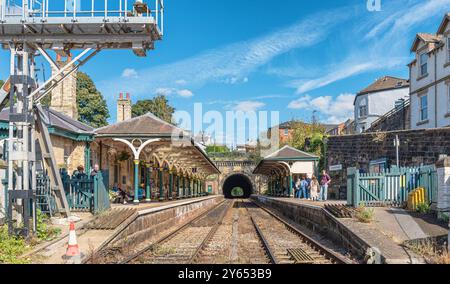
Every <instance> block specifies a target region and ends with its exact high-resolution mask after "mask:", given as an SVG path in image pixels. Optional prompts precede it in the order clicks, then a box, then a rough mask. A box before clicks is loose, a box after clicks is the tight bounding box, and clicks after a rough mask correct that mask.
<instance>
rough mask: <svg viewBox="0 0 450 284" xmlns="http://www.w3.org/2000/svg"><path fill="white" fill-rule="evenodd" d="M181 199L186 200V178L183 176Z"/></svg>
mask: <svg viewBox="0 0 450 284" xmlns="http://www.w3.org/2000/svg"><path fill="white" fill-rule="evenodd" d="M181 198H186V177H185V176H184V175H183V196H181Z"/></svg>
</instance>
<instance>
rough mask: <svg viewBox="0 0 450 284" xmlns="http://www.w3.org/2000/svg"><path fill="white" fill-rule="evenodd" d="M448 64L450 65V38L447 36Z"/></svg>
mask: <svg viewBox="0 0 450 284" xmlns="http://www.w3.org/2000/svg"><path fill="white" fill-rule="evenodd" d="M447 62H448V63H450V36H447Z"/></svg>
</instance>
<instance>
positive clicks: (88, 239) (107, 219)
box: [22, 196, 218, 264]
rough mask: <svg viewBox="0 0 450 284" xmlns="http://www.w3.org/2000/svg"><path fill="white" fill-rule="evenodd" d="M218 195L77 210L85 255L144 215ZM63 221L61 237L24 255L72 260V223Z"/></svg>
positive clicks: (51, 260)
mask: <svg viewBox="0 0 450 284" xmlns="http://www.w3.org/2000/svg"><path fill="white" fill-rule="evenodd" d="M216 198H218V196H207V197H198V198H191V199H182V200H173V201H166V202H153V203H143V204H140V205H133V204H127V205H121V204H120V205H119V204H114V205H112V208H111V210H109V211H107V212H105V213H103V214H101V215H98V216H93V215H92V214H89V213H74V214H73V216H75V218H76V219H77V222H76V225H75V227H76V233H77V241H78V246H79V249H80V252H81V256H82V257H81V259H82V260H83V259H86V257H88V256H90V255H91V254H92V253H94V252H95V251H97V250H98V249H100V248H101V247H103V246H105V245H106V244H107V243H109V242H110V241H111V240H113V239H114V238H115V237H117V236H118V235H119V234H120V233H121V232H122V231H124V230H125V228H127V227H128V226H129V225H130V224H131V223H133V221H135V220H136V219H137V218H138V217H140V216H144V215H151V214H153V213H158V212H164V211H165V210H170V209H173V208H177V207H183V206H189V205H191V204H194V205H195V206H196V207H199V206H201V205H197V204H202V202H205V201H208V200H212V199H216ZM60 223H61V224H55V225H54V227H58V228H61V235H60V237H58V239H56V240H53V241H50V242H47V243H43V244H41V245H39V246H38V247H36V248H35V249H34V250H32V251H30V252H28V253H27V254H25V255H23V256H22V257H24V258H29V259H31V260H32V262H33V263H39V264H66V263H68V262H67V260H66V259H65V258H64V255H65V253H66V250H67V243H68V235H69V225H68V222H67V219H65V221H64V222H60ZM64 223H65V224H64Z"/></svg>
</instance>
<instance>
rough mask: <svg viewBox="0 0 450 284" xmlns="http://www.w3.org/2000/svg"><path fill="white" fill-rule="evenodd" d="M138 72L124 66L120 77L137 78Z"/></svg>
mask: <svg viewBox="0 0 450 284" xmlns="http://www.w3.org/2000/svg"><path fill="white" fill-rule="evenodd" d="M138 77H139V76H138V72H137V71H136V70H135V69H132V68H126V69H124V70H123V72H122V78H138Z"/></svg>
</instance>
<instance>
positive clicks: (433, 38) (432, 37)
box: [411, 33, 441, 52]
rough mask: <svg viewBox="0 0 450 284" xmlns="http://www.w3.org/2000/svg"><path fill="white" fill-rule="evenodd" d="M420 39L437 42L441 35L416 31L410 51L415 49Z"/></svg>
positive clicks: (426, 41)
mask: <svg viewBox="0 0 450 284" xmlns="http://www.w3.org/2000/svg"><path fill="white" fill-rule="evenodd" d="M421 41H423V42H425V43H439V42H440V41H441V37H440V36H439V35H435V34H428V33H418V34H417V35H416V38H415V39H414V42H413V45H412V47H411V52H416V51H417V47H418V46H419V43H420V42H421Z"/></svg>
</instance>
